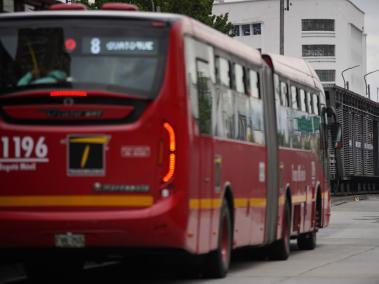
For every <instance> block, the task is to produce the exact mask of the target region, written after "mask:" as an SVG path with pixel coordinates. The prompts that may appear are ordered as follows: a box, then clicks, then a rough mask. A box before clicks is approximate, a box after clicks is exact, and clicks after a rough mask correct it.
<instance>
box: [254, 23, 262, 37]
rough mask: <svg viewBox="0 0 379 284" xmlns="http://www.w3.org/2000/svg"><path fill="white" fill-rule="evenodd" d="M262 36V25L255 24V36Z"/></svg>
mask: <svg viewBox="0 0 379 284" xmlns="http://www.w3.org/2000/svg"><path fill="white" fill-rule="evenodd" d="M260 34H262V24H261V23H256V24H253V35H260Z"/></svg>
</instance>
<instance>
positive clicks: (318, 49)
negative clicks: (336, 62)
mask: <svg viewBox="0 0 379 284" xmlns="http://www.w3.org/2000/svg"><path fill="white" fill-rule="evenodd" d="M303 56H304V57H308V56H335V45H327V44H313V45H312V44H311V45H303Z"/></svg>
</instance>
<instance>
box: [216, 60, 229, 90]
mask: <svg viewBox="0 0 379 284" xmlns="http://www.w3.org/2000/svg"><path fill="white" fill-rule="evenodd" d="M216 66H217V68H218V79H217V80H218V82H219V83H220V84H221V85H223V86H225V87H228V88H229V86H230V78H229V62H228V61H227V60H226V59H224V58H222V57H216Z"/></svg>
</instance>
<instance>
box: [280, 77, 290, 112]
mask: <svg viewBox="0 0 379 284" xmlns="http://www.w3.org/2000/svg"><path fill="white" fill-rule="evenodd" d="M280 95H281V98H282V106H285V107H288V105H289V100H288V86H287V83H285V82H280Z"/></svg>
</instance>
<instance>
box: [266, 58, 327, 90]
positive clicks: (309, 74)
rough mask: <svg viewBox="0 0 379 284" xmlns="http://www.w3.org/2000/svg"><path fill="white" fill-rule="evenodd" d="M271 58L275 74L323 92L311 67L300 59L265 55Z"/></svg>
mask: <svg viewBox="0 0 379 284" xmlns="http://www.w3.org/2000/svg"><path fill="white" fill-rule="evenodd" d="M267 56H269V57H270V58H271V61H272V64H273V68H274V71H275V73H277V74H278V75H280V76H283V77H286V78H288V79H290V80H292V81H294V82H298V83H300V84H303V85H306V86H309V87H312V88H316V89H318V90H320V91H322V90H323V88H322V84H321V82H320V80H319V78H318V76H317V74H316V72H315V71H314V69H313V67H312V66H311V65H310V64H309V63H308V62H306V61H305V60H303V59H301V58H296V57H288V56H282V55H278V54H267Z"/></svg>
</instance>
